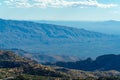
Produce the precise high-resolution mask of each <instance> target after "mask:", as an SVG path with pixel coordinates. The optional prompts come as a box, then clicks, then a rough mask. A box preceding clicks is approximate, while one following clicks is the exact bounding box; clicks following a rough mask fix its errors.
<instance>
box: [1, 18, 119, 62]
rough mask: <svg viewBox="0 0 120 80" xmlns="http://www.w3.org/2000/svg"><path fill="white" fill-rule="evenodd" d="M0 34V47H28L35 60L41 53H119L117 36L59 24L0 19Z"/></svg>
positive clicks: (77, 54)
mask: <svg viewBox="0 0 120 80" xmlns="http://www.w3.org/2000/svg"><path fill="white" fill-rule="evenodd" d="M0 37H1V39H0V48H2V49H13V48H17V49H22V50H25V51H28V52H30V53H32V54H30V56H32V58H34V59H36V60H38V61H40V58H39V57H38V56H39V55H40V54H46V55H48V54H50V55H51V54H52V55H67V56H71V55H72V56H73V55H74V56H77V57H80V58H86V57H92V58H95V57H96V56H98V55H102V54H114V53H116V54H119V53H120V44H119V40H120V38H119V37H118V36H111V35H106V34H102V33H97V32H92V31H87V30H84V29H77V28H71V27H65V26H60V25H52V24H44V23H34V22H29V21H15V20H3V19H0ZM36 56H37V57H36ZM49 61H50V60H49Z"/></svg>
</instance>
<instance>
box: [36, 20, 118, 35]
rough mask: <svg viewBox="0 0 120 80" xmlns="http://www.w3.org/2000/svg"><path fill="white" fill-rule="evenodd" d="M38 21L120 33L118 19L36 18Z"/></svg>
mask: <svg viewBox="0 0 120 80" xmlns="http://www.w3.org/2000/svg"><path fill="white" fill-rule="evenodd" d="M35 22H38V23H47V24H55V25H63V26H70V27H74V28H84V29H86V30H90V31H96V32H101V33H105V34H115V35H120V31H119V30H120V26H119V25H120V21H114V20H109V21H45V20H38V21H35Z"/></svg>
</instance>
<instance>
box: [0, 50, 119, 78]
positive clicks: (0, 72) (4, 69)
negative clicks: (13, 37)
mask: <svg viewBox="0 0 120 80" xmlns="http://www.w3.org/2000/svg"><path fill="white" fill-rule="evenodd" d="M0 58H1V59H0V79H3V80H89V79H92V80H99V78H102V79H104V80H109V79H111V80H115V79H119V76H120V72H118V71H114V70H111V71H93V72H90V71H82V70H74V69H67V68H64V67H57V66H54V67H52V66H51V67H50V66H44V65H41V64H38V63H37V62H36V61H33V60H31V59H28V58H25V57H21V56H18V55H16V54H15V53H14V52H12V51H8V50H0ZM112 76H113V77H112Z"/></svg>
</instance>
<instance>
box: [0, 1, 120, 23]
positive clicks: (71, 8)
mask: <svg viewBox="0 0 120 80" xmlns="http://www.w3.org/2000/svg"><path fill="white" fill-rule="evenodd" d="M0 18H4V19H17V20H72V21H82V20H84V21H86V20H87V21H91V20H92V21H101V20H102V21H103V20H120V0H0Z"/></svg>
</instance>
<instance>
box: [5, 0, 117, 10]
mask: <svg viewBox="0 0 120 80" xmlns="http://www.w3.org/2000/svg"><path fill="white" fill-rule="evenodd" d="M4 3H5V4H7V5H8V6H14V7H25V8H30V7H39V8H47V7H53V8H60V7H81V8H84V7H98V8H111V7H116V6H118V5H117V4H103V3H99V2H98V1H97V0H5V1H4Z"/></svg>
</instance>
